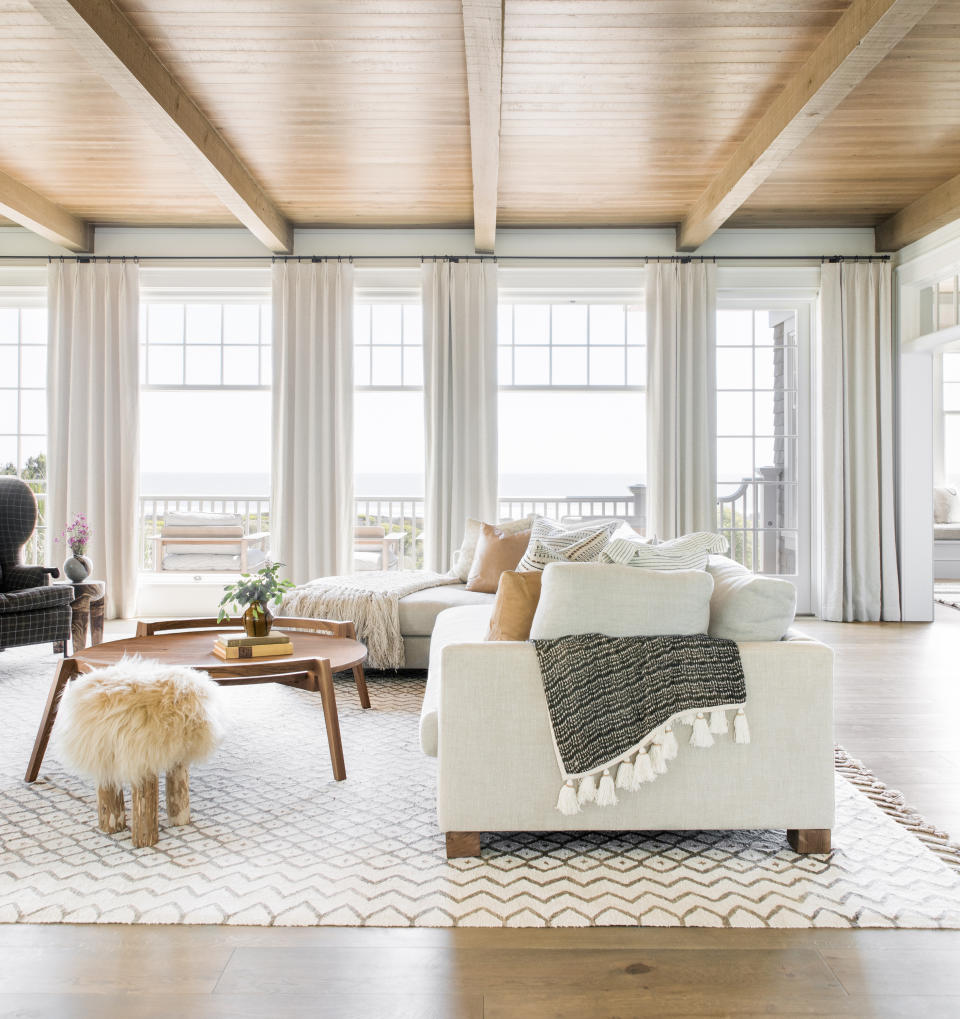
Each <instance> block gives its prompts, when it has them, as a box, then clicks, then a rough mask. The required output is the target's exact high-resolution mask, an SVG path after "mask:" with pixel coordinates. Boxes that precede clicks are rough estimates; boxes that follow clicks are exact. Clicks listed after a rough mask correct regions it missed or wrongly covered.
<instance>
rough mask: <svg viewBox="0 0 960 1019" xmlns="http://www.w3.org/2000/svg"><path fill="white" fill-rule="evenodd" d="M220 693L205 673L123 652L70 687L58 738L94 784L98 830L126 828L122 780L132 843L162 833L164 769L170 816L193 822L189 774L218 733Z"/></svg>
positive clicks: (72, 763) (67, 757) (152, 840)
mask: <svg viewBox="0 0 960 1019" xmlns="http://www.w3.org/2000/svg"><path fill="white" fill-rule="evenodd" d="M223 718H224V713H223V695H222V692H221V690H220V688H219V687H218V686H217V684H216V683H214V681H213V680H212V679H210V678H209V677H208V676H206V675H204V674H203V673H202V672H198V671H196V670H195V669H188V668H185V667H183V666H176V665H164V664H163V663H161V662H155V661H149V660H144V659H139V658H125V659H123V660H122V661H120V662H118V663H117V664H116V665H112V666H110V667H109V668H105V669H96V670H94V671H92V672H88V673H87V674H86V675H83V676H80V677H78V678H77V679H75V680H73V682H71V683H69V684H68V685H67V688H66V690H64V692H63V697H62V699H61V701H60V710H59V712H58V715H57V723H56V729H55V737H56V741H57V748H58V751H59V753H60V756H61V757H62V758H63V760H64V761H65V762H66V763H67V765H68V766H69V767H71V768H72V769H73V770H74V771H76V772H77V773H78V774H80V775H84V776H85V777H89V778H92V779H94V780H95V781H96V783H97V813H98V815H99V821H100V829H101V831H105V832H110V833H113V832H118V831H121V830H122V829H123V828H125V827H126V814H125V810H124V804H123V786H124V785H125V784H127V783H129V785H130V791H131V800H132V803H131V822H130V834H131V835H132V837H133V844H134V846H136V847H137V848H140V847H142V846H152V845H155V844H156V842H157V839H158V838H159V820H158V816H157V815H158V803H157V800H158V776H159V774H160V772H165V773H166V793H167V817H168V819H169V821H170V824H171V825H174V826H176V825H184V824H189V823H190V773H189V767H190V765H191V764H193V763H194V762H195V761H202V760H204V759H205V758H207V757H209V756H210V754H212V753H213V751H214V750H215V749H216V748H217V746H218V745H219V743H220V741H221V740H222V739H223V732H224V724H223Z"/></svg>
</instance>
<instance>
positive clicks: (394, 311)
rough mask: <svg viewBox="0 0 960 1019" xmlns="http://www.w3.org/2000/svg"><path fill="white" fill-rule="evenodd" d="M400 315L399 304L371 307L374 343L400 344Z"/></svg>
mask: <svg viewBox="0 0 960 1019" xmlns="http://www.w3.org/2000/svg"><path fill="white" fill-rule="evenodd" d="M400 313H401V307H400V305H399V304H375V305H374V306H373V307H372V309H371V312H370V315H371V322H372V326H373V342H374V343H399V342H400ZM398 384H399V383H398Z"/></svg>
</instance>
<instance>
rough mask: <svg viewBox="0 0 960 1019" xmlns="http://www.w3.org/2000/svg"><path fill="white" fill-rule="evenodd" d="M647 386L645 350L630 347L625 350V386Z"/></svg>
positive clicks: (644, 348)
mask: <svg viewBox="0 0 960 1019" xmlns="http://www.w3.org/2000/svg"><path fill="white" fill-rule="evenodd" d="M646 384H647V348H646V347H630V348H629V349H628V350H627V385H628V386H645V385H646Z"/></svg>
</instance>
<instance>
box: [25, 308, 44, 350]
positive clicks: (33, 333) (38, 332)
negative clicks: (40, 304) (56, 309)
mask: <svg viewBox="0 0 960 1019" xmlns="http://www.w3.org/2000/svg"><path fill="white" fill-rule="evenodd" d="M20 342H21V343H31V344H39V343H42V344H45V343H46V342H47V309H46V308H21V309H20Z"/></svg>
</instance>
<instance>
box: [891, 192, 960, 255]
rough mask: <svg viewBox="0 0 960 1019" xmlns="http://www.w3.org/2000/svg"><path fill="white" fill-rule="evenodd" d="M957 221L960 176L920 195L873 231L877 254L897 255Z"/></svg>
mask: <svg viewBox="0 0 960 1019" xmlns="http://www.w3.org/2000/svg"><path fill="white" fill-rule="evenodd" d="M956 219H960V174H958V175H957V176H956V177H951V178H950V180H948V181H946V183H944V184H941V185H940V186H939V187H936V188H934V189H933V190H932V191H928V192H927V193H926V194H925V195H921V196H920V197H919V198H918V199H917V200H916V201H915V202H911V203H910V204H909V205H908V206H907V207H906V208H905V209H901V210H900V211H899V212H897V213H894V215H892V216H891V217H890V218H889V219H885V220H884V221H883V222H882V223H880V224H879V225H878V226H877V228H876V231H875V233H876V245H875V246H876V249H877V251H899V250H900V249H901V248H903V247H906V246H907V245H908V244H912V243H913V242H914V241H918V240H920V238H921V237H926V236H927V234H929V233H933V231H934V230H939V229H940V227H942V226H946V225H947V224H948V223H952V222H953V221H954V220H956Z"/></svg>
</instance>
